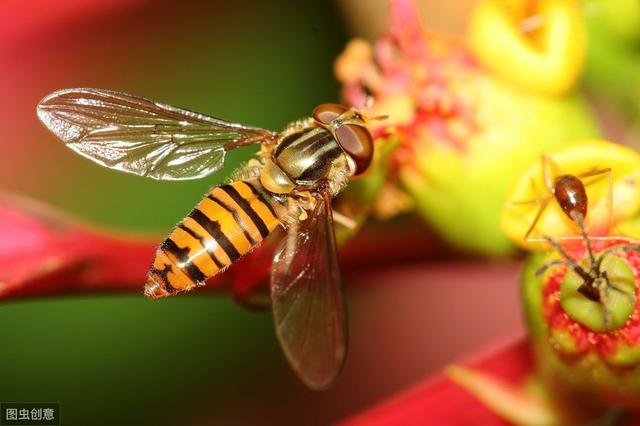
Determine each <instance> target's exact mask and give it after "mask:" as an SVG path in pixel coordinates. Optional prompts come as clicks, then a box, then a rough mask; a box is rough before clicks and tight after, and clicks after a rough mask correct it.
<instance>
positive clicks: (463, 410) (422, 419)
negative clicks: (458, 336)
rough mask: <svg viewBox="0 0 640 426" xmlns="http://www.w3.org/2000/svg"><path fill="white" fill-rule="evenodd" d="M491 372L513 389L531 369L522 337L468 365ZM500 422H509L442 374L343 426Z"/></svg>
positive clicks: (526, 344) (347, 421)
mask: <svg viewBox="0 0 640 426" xmlns="http://www.w3.org/2000/svg"><path fill="white" fill-rule="evenodd" d="M468 365H469V366H470V367H472V368H474V370H477V371H481V372H483V373H487V374H491V375H493V376H495V377H496V379H497V380H500V381H502V382H504V383H508V384H511V385H512V386H513V387H514V388H515V387H516V386H519V385H520V384H521V383H522V382H523V380H524V379H525V378H526V377H527V376H528V375H529V374H530V373H531V371H532V370H533V360H532V358H531V355H530V352H529V345H528V343H527V342H526V341H524V340H519V341H517V342H514V343H511V344H509V345H506V346H504V347H502V348H500V349H499V350H497V351H495V352H493V353H491V354H490V355H488V356H484V357H481V358H479V359H477V360H475V361H472V362H470V363H469V364H468ZM415 424H433V425H445V424H446V425H465V424H475V425H502V424H509V423H507V422H505V421H504V420H502V419H501V418H500V417H498V415H496V414H494V413H492V412H491V411H490V410H489V409H487V408H486V407H485V406H484V405H483V404H482V403H481V402H479V400H478V399H476V398H474V397H473V396H472V395H471V394H469V393H468V392H467V391H465V390H464V389H462V388H461V387H460V386H458V385H457V384H456V383H454V382H453V381H452V380H451V379H449V378H446V377H444V376H442V375H440V376H437V377H435V378H428V379H426V380H425V381H424V382H423V383H420V384H418V385H416V386H414V387H412V388H410V389H408V390H405V391H403V392H401V393H400V394H398V395H396V396H394V397H393V398H391V399H389V400H387V401H384V402H382V403H380V404H379V405H377V406H375V407H373V408H370V409H368V410H366V411H364V412H362V413H360V414H358V415H356V416H354V417H352V418H350V419H347V420H345V421H343V422H341V423H340V425H342V426H347V425H348V426H356V425H394V426H395V425H415Z"/></svg>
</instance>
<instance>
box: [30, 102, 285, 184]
mask: <svg viewBox="0 0 640 426" xmlns="http://www.w3.org/2000/svg"><path fill="white" fill-rule="evenodd" d="M38 117H39V118H40V120H41V121H42V122H43V123H44V125H45V126H47V128H49V130H51V131H52V132H53V133H54V134H55V135H56V136H58V137H59V138H60V139H62V140H63V141H64V142H65V143H66V144H67V146H69V148H71V149H73V150H74V151H76V152H78V153H79V154H81V155H83V156H85V157H87V158H89V159H91V160H93V161H95V162H96V163H99V164H101V165H103V166H106V167H109V168H112V169H117V170H121V171H124V172H128V173H133V174H136V175H140V176H147V177H150V178H153V179H159V180H183V179H195V178H200V177H203V176H206V175H208V174H210V173H213V172H215V171H217V170H218V169H220V167H222V164H223V163H224V157H225V152H226V151H228V150H230V149H233V148H236V147H238V146H245V145H250V144H253V143H262V142H265V141H273V140H274V139H275V136H276V134H275V133H272V132H270V131H268V130H263V129H258V128H254V127H247V126H243V125H240V124H234V123H228V122H226V121H223V120H219V119H217V118H213V117H208V116H206V115H203V114H198V113H196V112H191V111H187V110H184V109H180V108H176V107H173V106H171V105H166V104H162V103H158V102H154V101H150V100H148V99H145V98H141V97H138V96H133V95H128V94H126V93H119V92H112V91H109V90H101V89H65V90H60V91H57V92H54V93H52V94H50V95H49V96H47V97H45V98H44V99H42V101H40V103H39V104H38Z"/></svg>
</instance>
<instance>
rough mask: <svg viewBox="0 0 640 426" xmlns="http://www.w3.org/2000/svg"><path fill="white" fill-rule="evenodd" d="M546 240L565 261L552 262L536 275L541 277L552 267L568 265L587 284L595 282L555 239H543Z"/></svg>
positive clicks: (543, 266) (546, 264)
mask: <svg viewBox="0 0 640 426" xmlns="http://www.w3.org/2000/svg"><path fill="white" fill-rule="evenodd" d="M543 238H544V239H545V241H547V242H548V243H549V244H550V245H551V246H552V247H553V248H554V249H556V251H557V252H558V253H560V256H562V258H563V260H552V261H551V262H547V263H545V264H544V265H542V267H541V268H540V269H538V271H537V272H536V275H540V274H542V273H544V272H545V271H546V270H547V269H549V268H550V267H552V266H556V265H561V264H564V265H567V267H569V268H571V269H572V270H573V271H574V272H575V273H576V274H578V275H580V277H581V278H582V279H583V280H584V281H585V282H591V281H593V280H592V279H591V276H590V275H589V274H588V273H587V271H585V270H584V268H582V267H581V266H580V265H578V264H577V263H576V262H575V261H574V260H573V259H572V258H571V257H570V256H569V255H568V254H567V252H566V251H565V249H564V248H563V247H562V246H561V245H560V244H559V243H558V242H557V241H555V240H554V239H553V238H549V237H547V236H545V237H543Z"/></svg>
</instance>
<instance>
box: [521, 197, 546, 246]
mask: <svg viewBox="0 0 640 426" xmlns="http://www.w3.org/2000/svg"><path fill="white" fill-rule="evenodd" d="M549 200H551V197H547V198H545V199H543V200H542V201H541V202H540V207H539V208H538V211H537V212H536V216H535V217H534V218H533V222H531V225H529V229H527V232H526V233H525V234H524V240H525V241H530V240H529V235H531V232H533V229H534V228H535V227H536V225H537V224H538V221H539V220H540V217H541V216H542V213H543V212H544V210H545V209H546V208H547V206H548V205H549Z"/></svg>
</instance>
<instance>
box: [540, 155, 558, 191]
mask: <svg viewBox="0 0 640 426" xmlns="http://www.w3.org/2000/svg"><path fill="white" fill-rule="evenodd" d="M541 163H542V178H543V179H544V184H545V186H546V187H547V190H548V191H549V193H550V194H553V193H554V185H553V176H557V175H558V174H560V167H558V165H557V164H556V163H555V161H553V160H552V159H551V157H549V155H548V154H542V160H541ZM548 166H551V167H552V168H553V176H552V175H550V174H549V173H548V170H547V169H548Z"/></svg>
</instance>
